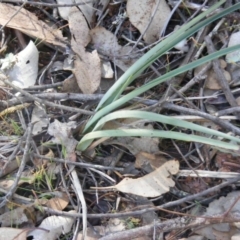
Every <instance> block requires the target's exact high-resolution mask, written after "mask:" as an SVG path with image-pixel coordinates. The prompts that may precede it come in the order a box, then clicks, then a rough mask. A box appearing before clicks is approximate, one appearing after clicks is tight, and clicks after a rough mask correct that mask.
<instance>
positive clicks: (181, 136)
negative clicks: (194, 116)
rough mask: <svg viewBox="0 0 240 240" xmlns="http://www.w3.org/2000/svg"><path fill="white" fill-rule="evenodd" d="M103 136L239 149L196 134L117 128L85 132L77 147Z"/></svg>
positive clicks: (81, 149) (82, 147)
mask: <svg viewBox="0 0 240 240" xmlns="http://www.w3.org/2000/svg"><path fill="white" fill-rule="evenodd" d="M103 137H104V138H105V137H159V138H168V139H175V140H181V141H188V142H199V143H204V144H209V145H211V146H215V147H218V148H224V149H230V150H235V151H239V146H237V145H235V144H232V143H227V142H223V141H218V140H215V139H210V138H205V137H201V136H196V135H190V134H185V133H179V132H173V131H159V130H146V129H117V130H104V131H96V132H91V133H88V134H86V135H85V136H84V137H83V138H82V140H81V143H79V144H78V146H77V149H78V150H80V151H84V150H86V149H87V147H88V145H89V144H88V142H89V140H93V139H97V138H103Z"/></svg>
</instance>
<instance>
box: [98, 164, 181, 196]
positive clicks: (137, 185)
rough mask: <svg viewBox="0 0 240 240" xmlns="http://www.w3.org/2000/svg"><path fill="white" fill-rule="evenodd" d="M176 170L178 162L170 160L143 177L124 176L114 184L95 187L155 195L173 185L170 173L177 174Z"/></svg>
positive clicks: (160, 193) (139, 194)
mask: <svg viewBox="0 0 240 240" xmlns="http://www.w3.org/2000/svg"><path fill="white" fill-rule="evenodd" d="M178 170H179V162H178V161H175V160H171V161H168V162H166V163H165V164H163V165H162V166H161V167H159V168H158V169H156V170H155V171H153V172H151V173H149V174H147V175H145V176H144V177H140V178H137V179H133V178H124V179H123V180H122V181H121V182H120V183H118V184H117V185H115V186H110V187H101V188H97V189H114V190H116V191H120V192H124V193H130V194H135V195H138V196H143V197H157V196H160V195H162V194H163V193H166V192H168V191H169V188H170V187H174V185H175V183H174V181H173V180H172V179H171V175H173V174H177V173H178Z"/></svg>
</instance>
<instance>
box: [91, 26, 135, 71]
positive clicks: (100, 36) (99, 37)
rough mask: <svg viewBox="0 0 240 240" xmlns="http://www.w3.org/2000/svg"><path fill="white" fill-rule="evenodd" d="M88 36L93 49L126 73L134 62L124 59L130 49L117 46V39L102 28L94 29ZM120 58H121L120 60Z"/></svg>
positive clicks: (133, 60)
mask: <svg viewBox="0 0 240 240" xmlns="http://www.w3.org/2000/svg"><path fill="white" fill-rule="evenodd" d="M90 35H91V37H92V43H93V44H94V46H95V48H96V49H97V50H100V51H101V52H102V53H104V54H105V55H107V56H108V57H109V58H110V59H111V60H112V61H114V63H115V64H116V65H117V66H118V67H119V68H121V69H122V70H123V71H126V70H127V69H128V68H129V67H130V66H131V65H132V64H133V63H134V62H135V59H131V58H128V57H124V56H125V55H126V56H127V55H128V53H129V51H130V50H131V49H132V48H131V47H129V46H126V47H122V46H121V45H119V44H118V40H117V37H116V36H115V35H114V34H113V33H111V32H110V31H108V30H106V29H105V28H104V27H96V28H94V29H92V30H90ZM132 54H133V53H131V55H132ZM121 56H122V58H120V57H121ZM115 57H117V58H115Z"/></svg>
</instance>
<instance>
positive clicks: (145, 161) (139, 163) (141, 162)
mask: <svg viewBox="0 0 240 240" xmlns="http://www.w3.org/2000/svg"><path fill="white" fill-rule="evenodd" d="M135 157H136V161H135V167H136V168H141V169H144V170H145V171H146V172H148V173H149V172H152V171H153V170H155V169H156V168H158V167H160V166H161V165H163V164H164V163H166V162H167V159H166V158H165V157H164V156H163V155H162V154H151V153H147V152H142V151H140V152H138V153H137V154H136V155H135Z"/></svg>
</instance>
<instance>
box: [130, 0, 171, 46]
mask: <svg viewBox="0 0 240 240" xmlns="http://www.w3.org/2000/svg"><path fill="white" fill-rule="evenodd" d="M157 2H158V1H157V0H155V1H152V0H139V1H138V2H137V4H136V1H135V0H128V1H127V14H128V16H129V19H130V22H131V23H132V24H133V25H134V26H135V27H136V28H137V29H138V30H139V31H140V32H141V33H144V31H145V29H146V28H147V26H148V24H149V21H151V15H152V13H153V11H154V9H155V6H156V4H157ZM170 13H171V11H170V8H169V6H168V5H167V3H166V1H165V0H161V1H160V3H159V6H158V8H157V11H156V14H155V15H154V18H153V19H152V22H151V24H150V25H149V27H148V29H147V31H146V33H145V34H144V35H143V39H144V40H145V42H146V43H148V44H150V43H153V42H155V41H157V40H158V39H159V35H160V33H161V30H162V29H163V27H164V25H165V23H166V20H167V19H168V18H169V16H170Z"/></svg>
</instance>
